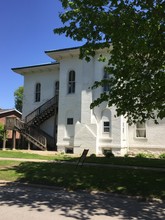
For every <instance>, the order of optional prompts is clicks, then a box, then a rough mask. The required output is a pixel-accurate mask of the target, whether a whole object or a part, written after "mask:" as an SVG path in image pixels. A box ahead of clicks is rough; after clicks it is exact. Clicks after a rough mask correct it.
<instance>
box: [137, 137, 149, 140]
mask: <svg viewBox="0 0 165 220" xmlns="http://www.w3.org/2000/svg"><path fill="white" fill-rule="evenodd" d="M134 139H135V140H147V138H146V137H134Z"/></svg>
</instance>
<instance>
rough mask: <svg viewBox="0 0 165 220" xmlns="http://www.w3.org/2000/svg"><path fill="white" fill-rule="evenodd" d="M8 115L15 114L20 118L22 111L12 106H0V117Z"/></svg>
mask: <svg viewBox="0 0 165 220" xmlns="http://www.w3.org/2000/svg"><path fill="white" fill-rule="evenodd" d="M10 115H16V116H17V117H19V118H21V116H22V113H21V112H20V111H18V110H17V109H14V108H13V109H1V108H0V118H2V117H6V116H10Z"/></svg>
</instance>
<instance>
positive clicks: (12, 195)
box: [0, 162, 165, 220]
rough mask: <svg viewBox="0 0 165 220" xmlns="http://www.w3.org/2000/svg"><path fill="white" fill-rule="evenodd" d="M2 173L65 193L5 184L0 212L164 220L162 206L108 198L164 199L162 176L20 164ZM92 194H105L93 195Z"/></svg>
mask: <svg viewBox="0 0 165 220" xmlns="http://www.w3.org/2000/svg"><path fill="white" fill-rule="evenodd" d="M4 171H5V172H10V171H15V172H16V174H17V175H18V178H17V180H19V181H22V182H27V183H35V184H36V183H37V184H42V185H44V184H45V185H50V186H59V187H64V188H65V189H64V188H60V189H58V190H49V189H46V188H40V187H38V186H37V187H30V186H26V185H22V186H21V185H15V184H9V185H8V184H7V185H6V186H1V190H0V210H1V208H3V206H5V207H6V206H13V205H14V206H16V207H19V208H21V207H24V206H26V207H29V209H30V210H31V209H33V210H35V211H37V212H43V214H44V212H45V211H46V210H48V211H49V212H50V213H52V212H56V211H59V210H60V215H61V216H63V217H70V218H72V219H77V220H88V219H91V218H92V219H97V218H98V217H100V219H106V217H109V216H110V217H117V216H118V217H119V216H120V217H119V218H120V219H122V218H123V219H155V220H156V219H165V213H164V210H165V203H163V202H154V203H152V202H145V200H137V199H132V198H127V197H122V196H113V195H114V194H109V193H107V192H114V193H120V194H127V195H134V196H141V197H143V198H150V197H153V196H156V197H159V198H164V196H165V188H164V185H165V176H164V173H162V172H160V173H159V172H154V173H153V172H152V171H142V170H141V171H140V170H121V169H112V168H107V167H90V166H83V167H79V168H77V169H76V166H74V165H66V164H56V163H36V162H35V163H34V162H23V163H20V165H19V166H17V167H11V168H6V170H4ZM79 189H81V190H83V189H85V190H87V191H84V192H83V191H80V190H79ZM72 190H75V191H72ZM76 190H78V191H76ZM92 190H99V191H104V192H100V193H93V192H91V191H92Z"/></svg>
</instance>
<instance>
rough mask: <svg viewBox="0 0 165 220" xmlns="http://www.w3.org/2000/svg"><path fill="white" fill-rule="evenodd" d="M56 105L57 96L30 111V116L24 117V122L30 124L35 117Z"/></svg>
mask: <svg viewBox="0 0 165 220" xmlns="http://www.w3.org/2000/svg"><path fill="white" fill-rule="evenodd" d="M56 103H58V95H55V96H54V97H53V98H51V99H49V100H48V101H47V102H45V103H44V104H43V105H41V106H40V107H38V108H37V109H35V110H34V111H32V112H31V113H30V114H28V115H27V116H26V117H25V122H26V123H29V122H31V121H32V120H33V119H34V118H35V117H37V116H39V115H40V114H41V113H43V112H44V111H45V110H47V109H48V108H49V107H51V106H52V105H54V104H56Z"/></svg>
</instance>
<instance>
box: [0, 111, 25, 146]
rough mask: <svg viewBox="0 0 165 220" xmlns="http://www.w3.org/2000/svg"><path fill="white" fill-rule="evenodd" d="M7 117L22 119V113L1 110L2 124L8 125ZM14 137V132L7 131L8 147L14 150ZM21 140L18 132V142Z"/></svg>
mask: <svg viewBox="0 0 165 220" xmlns="http://www.w3.org/2000/svg"><path fill="white" fill-rule="evenodd" d="M6 117H16V118H21V117H22V113H21V112H19V111H18V110H16V109H1V108H0V123H1V124H3V125H5V124H6ZM12 137H13V131H12V130H8V131H7V146H8V147H11V148H12V146H11V145H12ZM19 138H20V134H19V133H18V132H16V141H18V140H19ZM2 146H3V142H2V141H0V148H2Z"/></svg>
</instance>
